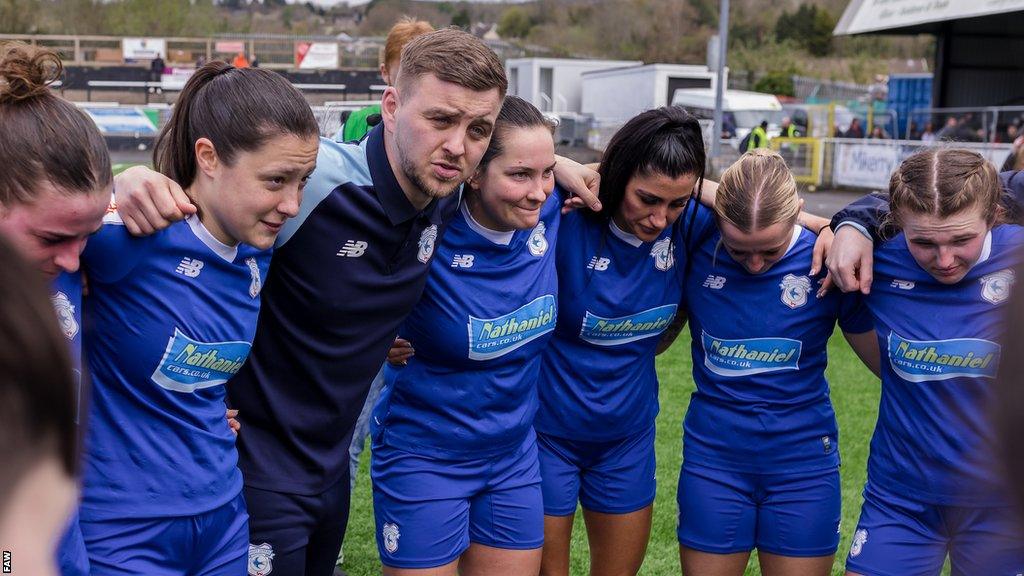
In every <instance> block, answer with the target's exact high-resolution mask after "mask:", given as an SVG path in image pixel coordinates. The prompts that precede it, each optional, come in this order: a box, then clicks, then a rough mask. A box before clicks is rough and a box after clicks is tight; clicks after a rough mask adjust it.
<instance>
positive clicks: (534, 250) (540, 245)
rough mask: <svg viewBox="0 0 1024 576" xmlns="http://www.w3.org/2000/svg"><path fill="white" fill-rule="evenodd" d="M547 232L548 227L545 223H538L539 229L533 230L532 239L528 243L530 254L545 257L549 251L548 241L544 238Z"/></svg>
mask: <svg viewBox="0 0 1024 576" xmlns="http://www.w3.org/2000/svg"><path fill="white" fill-rule="evenodd" d="M547 230H548V227H547V226H545V225H544V223H543V222H538V223H537V227H536V228H534V229H533V232H532V233H531V234H530V239H529V240H528V241H527V242H526V247H527V248H528V249H529V250H530V254H533V255H534V256H543V255H544V253H545V252H547V251H548V239H547V238H545V237H544V233H545V232H547Z"/></svg>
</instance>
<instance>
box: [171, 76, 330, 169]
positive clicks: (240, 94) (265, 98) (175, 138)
mask: <svg viewBox="0 0 1024 576" xmlns="http://www.w3.org/2000/svg"><path fill="white" fill-rule="evenodd" d="M282 134H293V135H295V136H298V137H302V138H304V137H308V136H318V135H319V134H320V128H319V126H318V125H317V123H316V118H315V117H314V116H313V111H312V110H311V109H310V107H309V104H307V103H306V100H305V99H304V98H303V97H302V94H299V91H298V90H296V89H295V87H294V86H292V85H291V84H290V83H289V82H288V81H287V80H285V78H284V77H283V76H281V75H280V74H278V73H277V72H273V71H271V70H267V69H265V68H235V67H234V66H232V65H230V64H228V63H226V62H220V61H213V62H210V63H208V64H206V65H205V66H203V67H202V68H200V69H198V70H196V72H195V74H193V75H192V77H191V78H189V80H188V82H186V83H185V88H184V89H182V91H181V95H180V96H179V97H178V101H177V103H176V104H175V106H174V114H173V115H172V116H171V120H170V122H168V123H167V125H166V126H164V129H163V130H162V131H161V132H160V136H159V137H158V138H157V140H156V146H155V147H154V148H153V165H154V166H156V169H157V170H159V171H160V172H161V173H163V174H164V175H165V176H167V177H169V178H170V179H172V180H174V181H175V182H177V183H178V184H180V185H181V186H182V187H187V186H189V185H191V184H192V181H193V180H195V177H196V170H197V167H196V155H195V145H196V141H197V140H199V139H200V138H208V139H209V140H210V141H211V142H213V147H214V149H216V151H217V157H218V158H219V159H220V160H221V161H222V162H224V163H225V164H227V165H229V166H230V165H231V164H232V162H234V159H235V156H236V155H237V154H238V153H239V152H251V151H253V150H257V149H258V148H259V147H260V146H262V145H263V144H264V143H265V142H266V141H267V140H269V139H270V138H272V137H274V136H278V135H282Z"/></svg>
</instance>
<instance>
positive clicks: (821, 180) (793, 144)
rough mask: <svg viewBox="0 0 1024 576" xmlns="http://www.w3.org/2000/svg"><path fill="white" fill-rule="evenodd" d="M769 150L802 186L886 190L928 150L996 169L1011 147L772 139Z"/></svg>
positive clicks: (976, 143)
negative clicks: (970, 156) (956, 152)
mask: <svg viewBox="0 0 1024 576" xmlns="http://www.w3.org/2000/svg"><path fill="white" fill-rule="evenodd" d="M771 146H772V148H774V149H776V150H778V151H779V152H780V153H781V154H782V156H783V157H784V158H785V159H786V161H787V163H788V164H789V166H790V168H791V170H792V171H793V175H794V177H795V178H796V180H797V182H799V183H801V184H805V185H808V186H815V187H827V188H853V189H867V190H883V189H886V188H888V187H889V176H890V175H891V174H892V172H893V170H895V169H896V167H897V166H899V164H900V162H902V161H903V160H904V159H905V158H907V157H908V156H910V155H911V154H913V153H915V152H917V151H919V150H921V149H923V148H926V147H929V146H943V147H957V148H967V149H969V150H974V151H976V152H978V153H979V154H981V155H982V156H984V157H985V158H987V159H988V160H989V161H990V162H992V163H993V164H994V165H995V166H996V168H997V169H998V168H999V167H1001V166H1002V165H1003V162H1004V161H1005V160H1006V158H1007V156H1009V154H1010V151H1011V149H1012V145H1011V144H998V143H978V142H930V143H929V142H922V141H920V140H870V139H860V138H775V139H773V140H772V141H771Z"/></svg>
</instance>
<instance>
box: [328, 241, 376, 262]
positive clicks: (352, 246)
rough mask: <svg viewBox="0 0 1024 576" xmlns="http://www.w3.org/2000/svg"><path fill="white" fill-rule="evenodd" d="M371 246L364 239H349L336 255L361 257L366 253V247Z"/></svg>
mask: <svg viewBox="0 0 1024 576" xmlns="http://www.w3.org/2000/svg"><path fill="white" fill-rule="evenodd" d="M367 246H369V244H367V243H366V242H363V241H362V240H349V241H348V242H345V245H344V246H342V247H341V250H338V253H337V254H335V256H348V257H349V258H359V257H360V256H362V255H363V254H365V253H366V247H367Z"/></svg>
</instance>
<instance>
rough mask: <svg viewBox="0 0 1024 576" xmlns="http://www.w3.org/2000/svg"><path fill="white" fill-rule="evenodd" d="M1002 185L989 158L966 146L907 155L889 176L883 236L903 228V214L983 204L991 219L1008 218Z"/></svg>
mask: <svg viewBox="0 0 1024 576" xmlns="http://www.w3.org/2000/svg"><path fill="white" fill-rule="evenodd" d="M1003 194H1004V192H1003V187H1002V184H1001V183H1000V182H999V174H998V173H997V172H996V168H995V166H993V165H992V163H991V162H989V161H988V160H985V158H984V157H983V156H981V155H980V154H978V153H977V152H972V151H971V150H965V149H962V148H928V149H926V150H922V151H920V152H917V153H916V154H913V155H911V156H909V157H908V158H907V159H906V160H904V161H903V162H902V163H901V164H900V167H899V168H897V169H896V171H895V172H893V174H892V177H891V178H890V179H889V208H890V212H889V216H888V217H887V218H885V219H884V220H883V222H882V226H881V230H882V234H883V236H891V235H892V234H894V233H895V232H896V231H898V230H899V229H901V228H902V222H900V215H901V214H907V213H909V214H928V215H932V216H938V217H940V218H945V217H948V216H952V215H954V214H959V213H960V212H963V211H964V210H968V209H970V208H974V207H975V206H980V207H981V208H982V216H983V217H984V218H985V221H986V222H988V223H989V224H990V225H994V224H998V223H1000V222H1002V220H1003V219H1004V218H1005V214H1004V212H1003V210H1002V208H1001V206H1002V205H1003V202H1002V200H1003Z"/></svg>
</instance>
